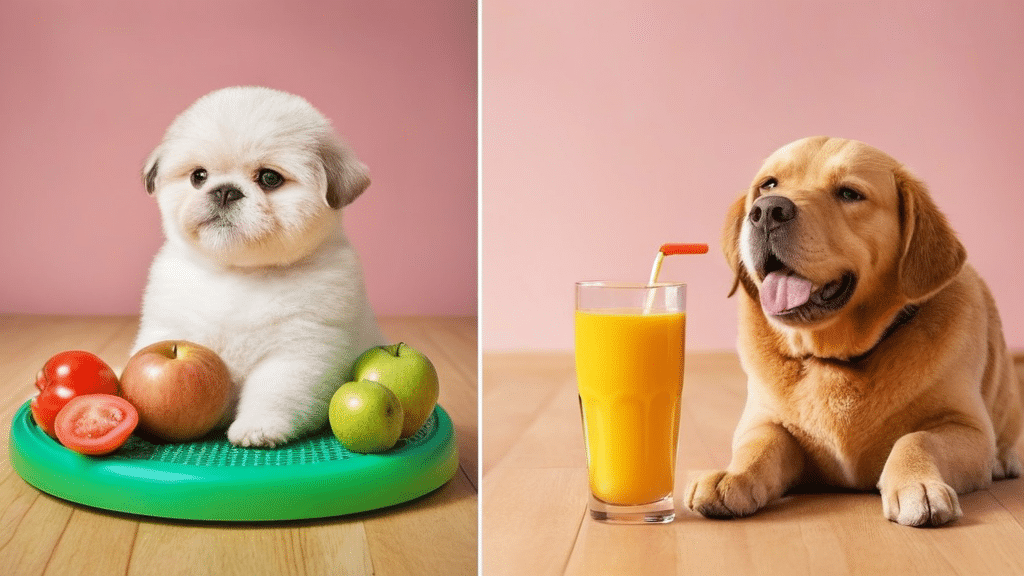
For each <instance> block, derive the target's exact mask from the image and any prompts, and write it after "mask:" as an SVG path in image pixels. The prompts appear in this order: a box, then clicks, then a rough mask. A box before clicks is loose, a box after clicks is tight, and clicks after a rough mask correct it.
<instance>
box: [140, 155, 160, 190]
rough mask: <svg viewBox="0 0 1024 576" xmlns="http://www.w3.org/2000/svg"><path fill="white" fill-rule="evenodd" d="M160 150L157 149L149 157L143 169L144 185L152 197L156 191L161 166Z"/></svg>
mask: <svg viewBox="0 0 1024 576" xmlns="http://www.w3.org/2000/svg"><path fill="white" fill-rule="evenodd" d="M159 152H160V148H157V149H156V150H154V151H153V153H152V154H150V155H149V158H148V159H147V160H146V164H145V166H144V167H143V168H142V183H143V184H145V185H146V192H147V193H148V194H149V195H150V196H152V195H153V192H154V191H156V174H157V167H158V166H159V165H160V154H159Z"/></svg>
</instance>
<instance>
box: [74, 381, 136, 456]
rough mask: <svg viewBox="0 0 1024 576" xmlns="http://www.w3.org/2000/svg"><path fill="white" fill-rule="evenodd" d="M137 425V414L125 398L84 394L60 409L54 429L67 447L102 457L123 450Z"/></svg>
mask: <svg viewBox="0 0 1024 576" xmlns="http://www.w3.org/2000/svg"><path fill="white" fill-rule="evenodd" d="M138 424H139V413H138V411H136V410H135V407H134V406H132V405H131V404H130V403H129V402H128V401H127V400H125V399H124V398H121V397H120V396H114V395H111V394H83V395H81V396H75V397H74V398H72V399H71V401H70V402H68V404H67V406H65V407H63V408H61V410H60V412H58V413H57V420H56V421H55V422H54V428H55V429H56V431H57V440H60V443H61V444H63V445H64V446H66V447H67V448H70V449H71V450H74V451H75V452H79V453H81V454H89V455H90V456H99V455H102V454H110V453H111V452H113V451H114V450H117V449H118V448H120V447H121V445H122V444H124V443H125V442H126V441H127V440H128V437H129V436H131V434H132V430H135V427H136V426H137V425H138Z"/></svg>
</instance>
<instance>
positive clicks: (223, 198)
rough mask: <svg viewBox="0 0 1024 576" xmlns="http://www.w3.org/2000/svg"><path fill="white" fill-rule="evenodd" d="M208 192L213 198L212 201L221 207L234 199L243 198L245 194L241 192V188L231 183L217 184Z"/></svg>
mask: <svg viewBox="0 0 1024 576" xmlns="http://www.w3.org/2000/svg"><path fill="white" fill-rule="evenodd" d="M209 194H210V197H211V198H213V201H214V202H215V203H217V205H219V206H220V207H221V208H223V207H225V206H227V205H228V204H231V203H232V202H234V201H235V200H241V199H242V198H245V194H242V191H241V190H239V189H238V188H235V187H234V186H232V185H231V184H222V185H220V186H217V187H216V188H214V189H213V190H210V192H209Z"/></svg>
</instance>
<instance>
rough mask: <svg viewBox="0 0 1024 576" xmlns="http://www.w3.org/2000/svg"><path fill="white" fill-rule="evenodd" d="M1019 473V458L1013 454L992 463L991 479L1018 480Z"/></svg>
mask: <svg viewBox="0 0 1024 576" xmlns="http://www.w3.org/2000/svg"><path fill="white" fill-rule="evenodd" d="M1020 473H1021V465H1020V458H1018V457H1017V454H1015V453H1013V452H1007V453H1006V454H1004V455H1002V456H999V457H998V458H996V460H995V462H993V463H992V479H993V480H1004V479H1006V478H1019V477H1020Z"/></svg>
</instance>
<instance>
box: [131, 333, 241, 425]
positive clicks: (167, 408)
mask: <svg viewBox="0 0 1024 576" xmlns="http://www.w3.org/2000/svg"><path fill="white" fill-rule="evenodd" d="M121 396H122V397H123V398H124V399H125V400H127V401H129V402H131V403H132V405H134V406H135V408H136V409H137V410H138V411H139V429H141V430H145V431H147V432H149V433H151V434H153V435H154V436H157V437H158V438H161V439H163V440H168V441H171V442H185V441H188V440H195V439H196V438H199V437H201V436H203V435H205V434H206V433H207V432H209V431H210V430H213V428H214V427H215V426H216V425H217V424H218V423H220V421H221V420H222V419H223V418H224V415H225V412H226V411H227V409H228V403H229V401H230V398H231V374H230V373H229V372H228V367H227V365H225V364H224V361H223V360H221V358H220V356H218V355H217V353H216V352H214V351H213V350H210V349H209V348H207V347H205V346H201V345H199V344H196V343H194V342H188V341H186V340H164V341H162V342H157V343H155V344H150V345H149V346H146V347H145V348H143V349H141V350H139V351H138V352H136V353H135V355H134V356H132V357H131V358H130V359H129V360H128V364H127V365H126V366H125V367H124V372H123V373H122V374H121Z"/></svg>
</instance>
